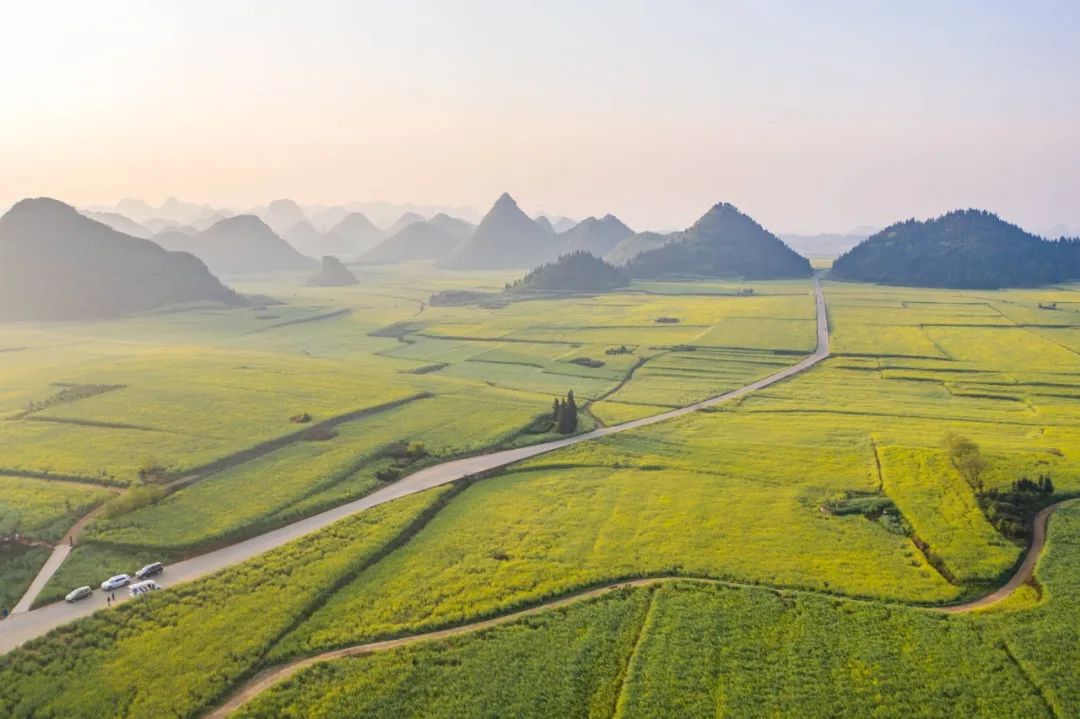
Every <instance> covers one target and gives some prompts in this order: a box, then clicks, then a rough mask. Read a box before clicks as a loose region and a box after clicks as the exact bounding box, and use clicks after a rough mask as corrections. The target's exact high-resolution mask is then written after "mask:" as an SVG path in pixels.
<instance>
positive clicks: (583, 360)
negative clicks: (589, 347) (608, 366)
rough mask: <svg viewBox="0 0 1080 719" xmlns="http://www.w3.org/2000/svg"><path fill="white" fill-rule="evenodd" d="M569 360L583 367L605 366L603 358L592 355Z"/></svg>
mask: <svg viewBox="0 0 1080 719" xmlns="http://www.w3.org/2000/svg"><path fill="white" fill-rule="evenodd" d="M568 361H569V362H570V363H571V364H576V365H581V366H582V367H591V368H593V369H596V368H598V367H603V366H604V362H603V360H598V359H592V358H591V357H575V358H573V359H572V360H568Z"/></svg>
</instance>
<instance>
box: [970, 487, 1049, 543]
mask: <svg viewBox="0 0 1080 719" xmlns="http://www.w3.org/2000/svg"><path fill="white" fill-rule="evenodd" d="M1053 494H1054V480H1052V479H1050V475H1048V474H1041V475H1039V478H1038V480H1035V481H1032V480H1030V479H1028V478H1027V477H1021V478H1020V479H1017V480H1014V481H1013V482H1012V484H1011V485H1010V486H1009V489H1007V490H997V489H991V490H988V491H986V492H984V493H983V494H981V495H979V506H980V507H982V510H983V513H984V514H985V515H986V518H987V519H989V520H990V523H991V524H993V525H994V527H995V528H996V529H997V530H998V531H999V532H1001V533H1002V534H1003V535H1005V536H1006V537H1008V538H1009V539H1012V540H1014V541H1017V542H1021V543H1022V542H1026V541H1027V539H1028V534H1029V531H1030V527H1031V518H1032V517H1033V516H1035V513H1036V512H1038V511H1039V510H1040V509H1042V508H1043V507H1044V506H1046V504H1047V502H1049V501H1050V498H1051V497H1052V496H1053Z"/></svg>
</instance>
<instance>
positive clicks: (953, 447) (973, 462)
mask: <svg viewBox="0 0 1080 719" xmlns="http://www.w3.org/2000/svg"><path fill="white" fill-rule="evenodd" d="M945 449H946V451H947V452H948V453H949V461H950V462H952V465H953V467H955V468H956V470H957V471H958V472H960V474H961V475H962V476H963V477H964V479H965V480H967V483H968V484H969V485H971V488H972V489H973V490H975V491H976V492H982V491H983V481H982V475H983V472H984V471H986V467H987V462H986V460H985V459H983V456H982V452H981V451H980V449H979V445H978V444H976V443H975V442H974V441H972V440H971V439H968V438H967V437H964V436H962V435H959V434H957V433H955V432H947V433H946V434H945Z"/></svg>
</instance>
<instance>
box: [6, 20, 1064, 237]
mask: <svg viewBox="0 0 1080 719" xmlns="http://www.w3.org/2000/svg"><path fill="white" fill-rule="evenodd" d="M1078 38H1080V3H1078V2H1075V1H1074V0H1069V1H1062V2H1050V1H1047V2H1042V1H1040V0H1031V1H1030V2H1023V3H1020V2H1015V1H1013V2H997V1H996V0H983V1H982V2H967V1H964V0H956V1H952V2H945V3H943V2H924V1H922V0H912V1H910V2H903V3H885V2H865V1H859V2H832V1H827V0H822V1H821V2H815V3H806V2H779V1H777V2H766V1H765V0H759V1H757V2H720V1H712V2H707V1H704V0H702V1H690V0H666V1H663V2H659V1H658V2H635V1H634V0H621V1H610V2H609V1H607V0H590V1H587V2H582V1H581V0H577V1H574V2H565V1H563V0H544V1H543V2H522V1H517V0H497V1H490V2H489V1H481V0H455V1H454V2H445V1H440V0H392V1H390V0H388V1H387V2H364V1H363V0H353V1H351V2H334V1H330V0H323V1H320V0H306V1H304V2H290V1H287V0H278V1H271V0H262V1H259V2H255V1H248V0H215V1H213V2H206V1H202V0H189V1H187V2H179V3H178V2H175V0H169V1H168V2H162V1H159V0H139V1H138V2H115V1H110V0H98V1H97V2H92V3H91V2H85V1H84V0H78V1H71V2H68V1H66V0H51V1H50V2H47V3H31V2H28V1H26V0H21V1H19V2H14V1H13V2H9V3H6V4H5V9H4V21H3V23H2V24H0V93H2V97H3V105H2V106H0V203H2V204H10V203H12V202H14V201H16V200H18V199H20V198H22V197H28V196H42V195H46V196H51V197H56V198H57V199H61V200H64V201H66V202H70V203H72V204H77V205H91V204H101V203H113V202H115V201H117V200H119V199H121V198H124V197H137V198H141V199H144V200H147V201H149V202H151V203H154V204H157V203H160V202H161V201H162V200H164V199H165V198H166V197H168V196H177V197H180V198H182V199H185V200H188V201H194V202H206V203H211V204H214V205H223V206H227V207H230V208H233V209H244V208H247V207H251V206H253V205H256V204H261V203H265V202H267V201H269V200H272V199H275V198H279V197H289V198H292V199H295V200H297V201H299V202H301V203H312V204H327V205H330V204H336V203H344V202H348V201H372V200H382V201H390V202H416V203H428V204H439V205H447V206H455V205H468V206H473V207H476V208H477V209H478V210H480V211H483V210H485V209H486V208H487V207H488V206H490V204H491V203H492V202H493V201H494V200H495V199H496V197H498V195H499V194H500V193H502V192H504V191H508V192H510V193H511V194H512V195H513V196H514V197H515V198H516V199H517V200H518V202H519V204H520V205H521V206H522V207H523V208H524V209H526V210H527V211H530V212H539V211H541V210H544V211H548V212H551V213H557V214H564V215H568V216H571V217H575V218H580V217H584V216H587V215H597V216H599V215H602V214H605V213H608V212H611V213H614V214H616V215H618V216H619V217H620V218H622V219H623V220H624V221H626V222H627V223H628V224H630V225H631V226H632V227H634V228H636V229H674V228H679V227H684V226H686V225H688V224H690V223H691V222H692V221H693V220H694V219H696V218H697V217H698V216H699V215H701V214H703V213H704V212H705V211H706V210H707V209H708V208H709V207H710V206H711V205H713V204H714V203H716V202H721V201H727V202H733V203H734V204H736V205H737V206H738V207H739V208H740V209H742V210H743V211H745V212H748V213H749V214H751V215H753V216H754V217H755V218H756V219H758V220H759V221H760V222H761V223H762V224H764V225H765V226H766V227H768V228H769V229H772V230H774V231H777V232H828V231H847V230H850V229H851V228H854V227H856V226H859V225H873V226H883V225H886V224H889V223H891V222H893V221H896V220H900V219H905V218H908V217H929V216H934V215H938V214H941V213H942V212H945V211H947V210H949V209H952V208H956V207H979V208H984V209H989V210H992V211H995V212H998V213H999V214H1001V215H1002V216H1003V217H1005V218H1006V219H1009V220H1011V221H1013V222H1017V223H1018V224H1021V225H1022V226H1025V227H1028V228H1030V229H1033V230H1037V231H1041V230H1043V229H1044V228H1050V227H1053V226H1055V225H1059V224H1064V225H1067V226H1069V227H1070V228H1071V229H1072V231H1074V232H1077V233H1080V41H1078Z"/></svg>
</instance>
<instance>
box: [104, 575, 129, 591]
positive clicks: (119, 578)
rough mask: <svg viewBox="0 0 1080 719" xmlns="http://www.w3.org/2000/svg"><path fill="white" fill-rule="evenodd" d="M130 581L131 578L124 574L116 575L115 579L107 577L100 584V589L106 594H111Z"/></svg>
mask: <svg viewBox="0 0 1080 719" xmlns="http://www.w3.org/2000/svg"><path fill="white" fill-rule="evenodd" d="M130 581H131V577H129V576H128V575H126V574H117V575H116V576H115V577H109V578H108V579H106V580H105V581H104V582H102V583H101V588H102V589H103V590H105V591H106V592H111V591H112V590H114V589H119V588H120V587H122V586H124V585H125V584H127V583H128V582H130Z"/></svg>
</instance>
